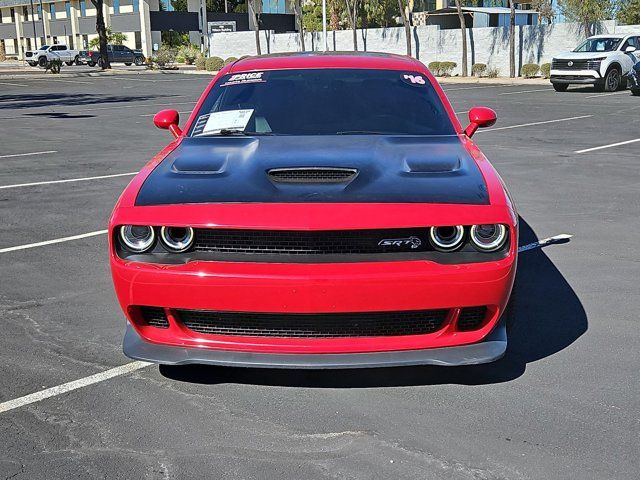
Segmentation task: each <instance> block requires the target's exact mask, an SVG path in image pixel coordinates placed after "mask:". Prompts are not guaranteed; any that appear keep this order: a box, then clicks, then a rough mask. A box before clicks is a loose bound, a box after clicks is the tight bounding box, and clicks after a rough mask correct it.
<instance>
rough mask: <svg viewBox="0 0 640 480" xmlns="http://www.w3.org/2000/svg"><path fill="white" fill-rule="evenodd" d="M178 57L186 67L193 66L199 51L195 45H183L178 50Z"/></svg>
mask: <svg viewBox="0 0 640 480" xmlns="http://www.w3.org/2000/svg"><path fill="white" fill-rule="evenodd" d="M178 56H180V57H182V59H183V62H184V63H186V64H187V65H193V62H195V61H196V59H197V58H198V57H199V56H200V50H198V47H196V46H195V45H191V44H189V45H183V46H182V47H180V49H179V50H178Z"/></svg>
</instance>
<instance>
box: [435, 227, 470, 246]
mask: <svg viewBox="0 0 640 480" xmlns="http://www.w3.org/2000/svg"><path fill="white" fill-rule="evenodd" d="M463 240H464V227H463V226H462V225H454V226H451V227H431V228H430V229H429V241H430V242H431V245H432V246H433V248H435V249H436V250H438V251H440V252H451V251H453V250H455V249H456V248H458V247H459V246H460V245H462V242H463Z"/></svg>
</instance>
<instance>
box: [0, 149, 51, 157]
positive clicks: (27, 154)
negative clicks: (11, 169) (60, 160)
mask: <svg viewBox="0 0 640 480" xmlns="http://www.w3.org/2000/svg"><path fill="white" fill-rule="evenodd" d="M47 153H58V151H57V150H46V151H44V152H30V153H12V154H11V155H0V158H13V157H30V156H31V155H46V154H47Z"/></svg>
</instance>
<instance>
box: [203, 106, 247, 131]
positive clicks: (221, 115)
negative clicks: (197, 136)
mask: <svg viewBox="0 0 640 480" xmlns="http://www.w3.org/2000/svg"><path fill="white" fill-rule="evenodd" d="M251 115H253V108H246V109H243V110H226V111H224V112H212V113H211V114H209V118H208V119H207V123H206V124H205V126H204V128H203V129H202V135H205V134H209V133H220V132H221V131H222V130H233V131H238V132H242V131H243V130H244V129H245V128H247V124H248V123H249V120H250V119H251Z"/></svg>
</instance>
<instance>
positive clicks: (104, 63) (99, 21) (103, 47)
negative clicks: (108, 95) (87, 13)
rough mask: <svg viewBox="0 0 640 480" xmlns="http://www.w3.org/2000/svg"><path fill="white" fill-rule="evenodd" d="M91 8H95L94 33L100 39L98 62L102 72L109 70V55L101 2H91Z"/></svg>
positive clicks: (100, 0)
mask: <svg viewBox="0 0 640 480" xmlns="http://www.w3.org/2000/svg"><path fill="white" fill-rule="evenodd" d="M91 3H93V6H94V7H95V8H96V32H98V38H99V39H100V60H101V62H100V63H101V67H102V69H103V70H106V69H108V68H111V64H110V63H109V54H108V53H107V27H106V26H105V24H104V13H103V10H102V9H103V4H104V2H103V0H91Z"/></svg>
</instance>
